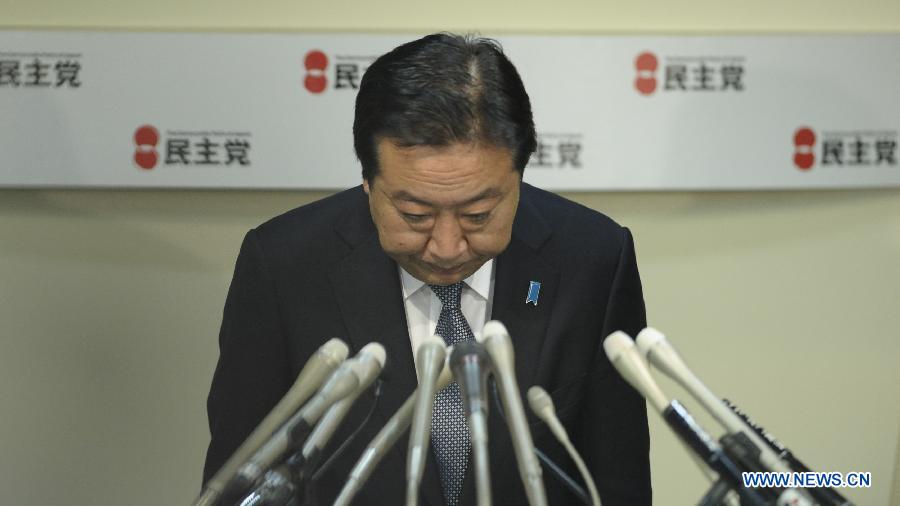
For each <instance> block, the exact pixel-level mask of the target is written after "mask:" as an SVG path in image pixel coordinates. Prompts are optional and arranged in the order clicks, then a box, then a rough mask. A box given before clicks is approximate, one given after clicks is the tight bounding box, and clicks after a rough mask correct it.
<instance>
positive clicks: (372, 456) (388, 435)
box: [334, 346, 453, 506]
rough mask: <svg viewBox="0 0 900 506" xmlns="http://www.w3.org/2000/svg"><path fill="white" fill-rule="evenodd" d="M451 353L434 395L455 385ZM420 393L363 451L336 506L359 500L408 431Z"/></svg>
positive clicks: (410, 397)
mask: <svg viewBox="0 0 900 506" xmlns="http://www.w3.org/2000/svg"><path fill="white" fill-rule="evenodd" d="M452 349H453V347H452V346H451V347H450V348H448V353H447V355H448V356H447V359H448V360H445V361H444V368H443V369H442V370H441V374H440V375H439V376H438V379H437V382H436V384H435V391H438V390H442V389H444V388H446V387H447V385H449V384H450V382H451V381H453V374H452V373H451V372H450V366H449V365H448V361H449V352H450V351H451V350H452ZM417 391H418V389H417V390H416V391H414V392H413V393H412V395H410V396H409V398H407V399H406V402H404V403H403V405H402V406H400V408H399V409H398V410H397V411H396V412H395V413H394V415H393V416H391V418H390V420H388V421H387V423H385V424H384V427H382V428H381V430H380V431H379V432H378V434H376V435H375V437H374V438H372V441H370V442H369V445H368V446H367V447H366V449H365V450H364V451H363V453H362V455H361V456H360V457H359V460H358V461H356V465H354V466H353V469H352V470H351V471H350V475H349V476H348V477H347V482H346V483H344V488H342V489H341V493H340V494H338V497H337V499H336V500H335V501H334V506H349V505H350V501H352V500H353V498H354V497H356V494H357V493H358V492H359V490H360V489H361V488H362V486H363V485H364V484H365V483H366V480H368V479H369V476H371V475H372V472H373V471H374V470H375V468H376V467H378V464H379V463H380V462H381V459H383V458H384V456H385V455H387V452H388V450H390V449H391V448H392V447H393V446H394V444H395V443H396V442H397V440H398V439H400V436H402V435H403V433H404V432H405V431H406V429H407V428H409V424H410V421H411V420H412V416H413V407H414V405H415V401H416V397H417Z"/></svg>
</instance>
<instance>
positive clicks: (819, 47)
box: [0, 30, 900, 190]
mask: <svg viewBox="0 0 900 506" xmlns="http://www.w3.org/2000/svg"><path fill="white" fill-rule="evenodd" d="M413 38H415V36H413V35H409V34H405V35H404V34H396V35H361V34H246V33H234V34H215V33H135V32H122V33H117V32H83V31H71V32H64V31H16V30H7V31H0V114H2V121H0V186H3V187H127V188H145V187H146V188H285V189H297V188H310V189H341V188H346V187H349V186H353V185H356V184H359V182H360V168H359V163H358V162H357V160H356V158H355V156H354V154H353V142H352V132H351V127H352V124H353V102H354V98H355V95H356V89H357V87H358V86H359V82H360V78H361V76H362V74H363V73H364V72H365V71H366V69H367V67H368V66H369V65H370V64H371V62H372V61H373V60H374V59H375V58H376V57H377V56H378V55H380V54H382V53H384V52H386V51H388V50H390V49H392V48H393V47H395V46H397V45H399V44H401V43H403V42H406V41H408V40H411V39H413ZM498 40H499V41H500V42H501V43H502V44H503V46H504V48H505V51H506V53H507V54H508V55H509V57H510V59H511V60H512V61H513V63H515V64H516V66H517V67H518V69H519V71H520V73H521V74H522V78H523V80H524V81H525V86H526V89H527V90H528V92H529V95H530V96H531V100H532V105H533V108H534V114H535V123H536V125H537V130H538V137H539V146H538V150H537V152H536V153H535V154H534V156H533V157H532V159H531V161H530V163H529V166H528V168H527V169H526V171H525V179H526V180H527V181H529V182H531V183H534V184H536V185H538V186H540V187H543V188H547V189H551V190H685V189H694V190H721V189H733V190H753V189H791V188H854V187H877V186H900V165H898V158H900V153H898V149H897V144H898V141H900V136H898V131H900V100H897V97H898V90H900V58H898V55H900V35H854V36H849V35H835V36H740V37H733V36H708V37H698V36H673V37H651V36H534V35H531V36H512V35H510V36H502V37H498Z"/></svg>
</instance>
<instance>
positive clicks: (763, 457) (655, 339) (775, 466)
mask: <svg viewBox="0 0 900 506" xmlns="http://www.w3.org/2000/svg"><path fill="white" fill-rule="evenodd" d="M637 346H638V350H640V352H641V355H643V356H644V357H645V358H646V359H647V360H648V361H649V362H650V363H651V364H653V365H654V366H655V367H656V368H657V369H659V370H660V371H662V372H663V373H665V374H666V376H668V377H670V378H672V379H673V380H675V382H677V383H678V384H679V385H681V386H682V387H683V388H684V389H685V390H687V391H688V393H689V394H691V396H693V397H694V398H695V399H696V400H697V401H698V402H699V403H700V405H701V406H703V407H704V408H705V409H706V411H707V412H709V413H710V414H711V415H712V416H713V418H715V419H716V421H718V422H719V423H720V424H721V425H722V426H723V427H725V430H726V431H727V433H728V434H732V435H733V434H743V435H744V436H745V437H747V438H748V439H749V440H750V442H751V443H752V444H753V446H755V447H756V449H757V450H759V452H760V453H759V456H758V457H759V462H760V463H761V464H762V465H763V466H764V467H765V468H766V469H768V470H770V471H777V472H790V471H791V468H790V467H789V466H788V465H787V464H786V463H785V462H783V461H782V460H781V459H780V458H779V457H778V455H776V454H775V452H773V451H772V449H771V448H770V447H769V445H767V444H766V443H765V442H764V441H763V440H762V438H760V437H759V435H758V434H756V433H755V432H754V431H753V429H751V428H750V427H749V426H748V425H747V424H745V423H744V422H743V420H741V419H740V418H739V417H738V416H737V415H736V414H734V412H732V411H731V410H730V409H728V408H727V407H726V406H725V404H724V403H723V402H722V400H721V399H720V398H719V397H718V396H716V395H715V394H714V393H713V392H712V390H710V389H709V387H707V386H706V385H705V384H704V383H703V382H702V381H700V378H698V377H697V375H696V374H694V372H693V371H691V370H690V368H688V366H687V364H686V363H685V362H684V360H682V359H681V356H680V355H679V354H678V352H677V351H676V350H675V347H674V346H672V344H671V343H670V342H669V340H668V339H666V336H665V335H664V334H663V333H662V332H660V331H658V330H656V329H654V328H652V327H647V328H645V329H644V330H642V331H641V332H640V333H638V336H637ZM788 490H792V489H788ZM798 492H799V491H797V490H795V489H794V492H793V494H796V493H798ZM801 495H802V492H801ZM807 502H809V501H807Z"/></svg>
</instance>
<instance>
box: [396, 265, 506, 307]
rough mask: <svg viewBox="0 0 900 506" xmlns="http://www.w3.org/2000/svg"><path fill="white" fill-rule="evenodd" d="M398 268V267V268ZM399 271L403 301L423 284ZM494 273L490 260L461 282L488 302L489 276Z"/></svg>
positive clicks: (401, 270)
mask: <svg viewBox="0 0 900 506" xmlns="http://www.w3.org/2000/svg"><path fill="white" fill-rule="evenodd" d="M398 267H399V266H398ZM399 269H400V282H401V284H402V285H403V300H406V299H408V298H410V297H412V295H413V294H414V293H416V292H418V291H419V290H421V289H422V287H423V286H425V282H424V281H421V280H419V279H416V278H415V277H413V275H412V274H410V273H408V272H406V269H404V268H403V267H399ZM493 272H494V259H493V258H492V259H490V260H488V261H487V262H485V263H484V265H482V266H481V267H479V268H478V270H477V271H475V272H474V273H472V275H471V276H469V277H467V278H466V279H464V280H463V283H465V284H466V286H468V287H469V288H471V289H472V290H474V291H475V293H477V294H478V295H479V296H480V297H481V298H483V299H484V300H488V299H489V298H490V296H491V275H492V274H493Z"/></svg>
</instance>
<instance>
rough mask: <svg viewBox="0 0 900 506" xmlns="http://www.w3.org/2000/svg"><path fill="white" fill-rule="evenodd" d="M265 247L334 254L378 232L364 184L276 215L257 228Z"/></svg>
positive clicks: (288, 250) (301, 252)
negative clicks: (372, 219) (355, 240)
mask: <svg viewBox="0 0 900 506" xmlns="http://www.w3.org/2000/svg"><path fill="white" fill-rule="evenodd" d="M254 231H255V233H256V236H257V237H258V238H259V240H260V242H261V244H262V245H263V247H264V249H267V250H269V251H272V252H273V253H274V252H278V253H279V254H288V255H296V254H304V253H308V254H311V255H315V254H322V255H329V254H333V252H334V251H335V249H336V248H345V247H346V246H347V244H348V242H353V240H354V239H357V238H358V237H364V236H366V235H368V234H370V233H371V232H373V231H374V226H373V225H372V222H371V216H370V214H369V208H368V199H367V198H366V194H365V192H363V190H362V187H361V186H357V187H355V188H351V189H349V190H344V191H342V192H339V193H336V194H334V195H331V196H328V197H325V198H323V199H320V200H317V201H315V202H311V203H309V204H305V205H302V206H299V207H296V208H294V209H291V210H290V211H287V212H285V213H283V214H281V215H278V216H275V217H274V218H271V219H269V220H268V221H266V222H264V223H262V224H261V225H259V226H257V227H255V229H254Z"/></svg>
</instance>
